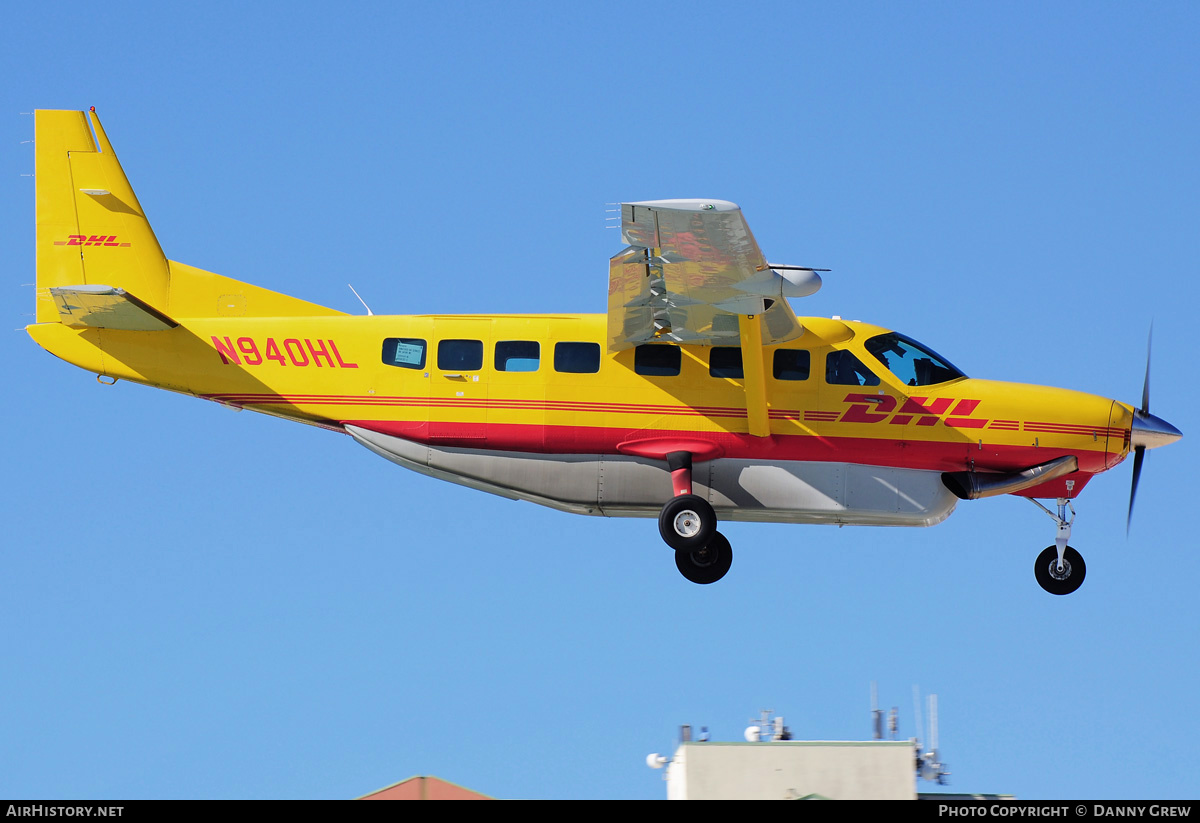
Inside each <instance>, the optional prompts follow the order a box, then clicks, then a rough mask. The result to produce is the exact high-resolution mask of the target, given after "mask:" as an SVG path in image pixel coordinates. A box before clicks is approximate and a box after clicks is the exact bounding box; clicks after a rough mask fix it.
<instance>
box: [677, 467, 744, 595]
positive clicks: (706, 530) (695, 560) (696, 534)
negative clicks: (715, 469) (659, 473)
mask: <svg viewBox="0 0 1200 823" xmlns="http://www.w3.org/2000/svg"><path fill="white" fill-rule="evenodd" d="M667 466H668V468H670V470H671V485H672V486H673V488H674V491H675V496H674V497H672V498H671V499H670V500H668V501H667V502H666V504H665V505H664V506H663V507H662V511H661V512H659V515H658V532H659V534H661V535H662V539H663V542H665V543H666V544H667V545H668V546H670V547H671V548H672V549H674V550H675V566H676V567H677V568H678V569H679V572H680V574H682V575H683V576H684V577H686V578H687V579H688V580H690V581H692V582H693V583H715V582H717V581H718V580H720V579H721V578H722V577H724V576H725V573H726V572H727V571H729V567H730V565H732V563H733V549H732V548H731V547H730V545H729V541H728V540H726V539H725V536H724V535H722V534H721V533H720V532H719V531H717V515H716V512H714V511H713V507H712V506H711V505H709V503H708V501H707V500H705V499H704V498H703V497H699V496H698V495H695V494H692V455H691V453H690V452H671V453H670V454H668V455H667Z"/></svg>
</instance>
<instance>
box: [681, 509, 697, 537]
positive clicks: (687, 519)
mask: <svg viewBox="0 0 1200 823" xmlns="http://www.w3.org/2000/svg"><path fill="white" fill-rule="evenodd" d="M675 533H676V534H678V535H679V536H680V537H695V536H696V535H697V534H699V533H700V515H698V514H696V513H695V512H694V511H691V510H688V511H681V512H680V513H679V514H677V515H675Z"/></svg>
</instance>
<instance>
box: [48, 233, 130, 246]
mask: <svg viewBox="0 0 1200 823" xmlns="http://www.w3.org/2000/svg"><path fill="white" fill-rule="evenodd" d="M54 245H56V246H128V245H129V244H128V243H119V242H117V236H116V235H115V234H93V235H90V236H89V235H86V234H68V235H67V239H66V240H55V241H54Z"/></svg>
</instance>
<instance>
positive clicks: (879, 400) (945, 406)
mask: <svg viewBox="0 0 1200 823" xmlns="http://www.w3.org/2000/svg"><path fill="white" fill-rule="evenodd" d="M845 402H846V403H849V404H850V408H849V409H847V410H846V411H845V413H843V414H842V416H841V417H840V418H838V419H839V421H840V422H842V423H882V422H884V421H885V420H886V421H887V422H888V424H889V425H892V426H907V425H908V424H909V423H912V422H913V421H914V420H915V421H916V425H918V426H933V425H936V424H937V422H938V421H939V420H941V421H942V422H943V423H945V424H946V425H947V426H950V427H951V428H956V429H982V428H983V427H984V426H986V425H987V424H988V421H987V419H986V418H980V417H971V415H972V414H973V413H974V412H975V408H976V407H977V406H978V405H979V403H980V402H981V401H979V400H969V399H958V398H955V397H939V398H937V399H935V400H929V398H927V397H908V398H905V400H904V405H902V406H900V408H899V409H897V408H896V403H897V398H895V397H892V396H891V395H890V394H859V393H853V392H852V393H850V394H848V395H846V399H845ZM951 406H953V408H951ZM947 411H949V412H950V416H948V417H945V418H943V417H942V415H944V414H946V412H947ZM835 414H836V412H835Z"/></svg>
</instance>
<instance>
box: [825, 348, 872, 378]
mask: <svg viewBox="0 0 1200 823" xmlns="http://www.w3.org/2000/svg"><path fill="white" fill-rule="evenodd" d="M825 382H826V383H828V384H829V385H831V386H878V385H879V376H878V375H877V374H875V373H874V372H873V371H871V370H870V369H868V368H867V367H866V366H864V365H863V362H862V361H861V360H859V359H858V358H857V357H855V356H854V353H853V352H848V351H831V352H830V353H829V354H827V355H826V356H825Z"/></svg>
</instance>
